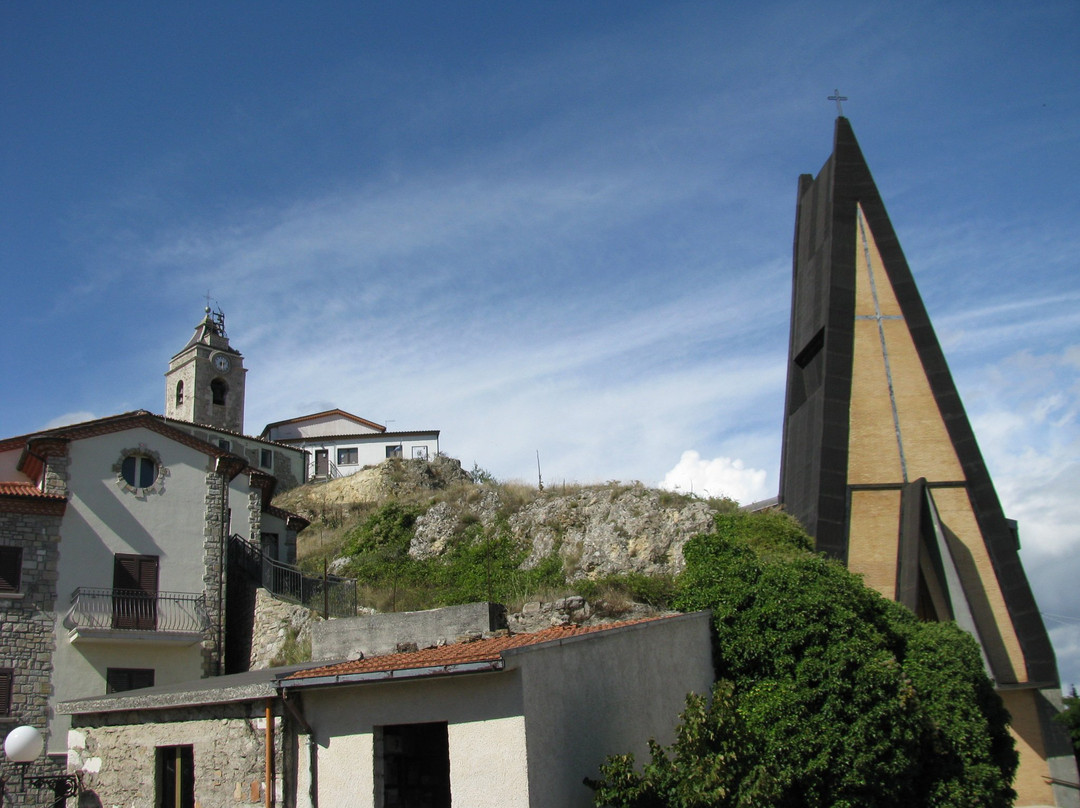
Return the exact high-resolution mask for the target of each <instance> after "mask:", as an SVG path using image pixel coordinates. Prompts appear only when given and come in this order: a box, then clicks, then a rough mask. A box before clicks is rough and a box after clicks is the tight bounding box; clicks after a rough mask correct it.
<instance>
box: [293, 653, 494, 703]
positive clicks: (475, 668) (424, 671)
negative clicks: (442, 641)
mask: <svg viewBox="0 0 1080 808" xmlns="http://www.w3.org/2000/svg"><path fill="white" fill-rule="evenodd" d="M504 666H505V663H504V662H503V661H502V659H492V660H488V661H485V662H461V663H458V664H457V665H440V666H438V667H433V668H409V669H407V670H396V671H367V672H364V673H339V674H335V675H332V676H309V677H305V678H300V679H281V680H279V681H278V688H279V689H280V690H281V691H282V693H283V694H284V693H286V692H287V691H288V690H295V689H298V688H307V687H332V686H333V685H349V684H361V683H363V682H389V681H397V680H407V679H426V678H430V677H432V676H452V675H454V674H458V673H486V672H491V671H501V670H502V669H503V667H504Z"/></svg>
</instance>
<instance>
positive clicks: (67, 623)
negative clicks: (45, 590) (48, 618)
mask: <svg viewBox="0 0 1080 808" xmlns="http://www.w3.org/2000/svg"><path fill="white" fill-rule="evenodd" d="M64 627H65V628H67V629H68V631H69V634H68V639H69V640H70V641H71V642H113V643H115V642H155V643H169V644H177V645H194V644H195V643H197V642H200V641H202V639H203V637H204V636H205V633H206V631H207V629H208V628H209V627H210V618H209V615H207V613H206V600H205V598H203V596H202V595H197V594H194V593H191V592H156V593H155V592H143V591H141V590H137V589H94V588H91V587H85V586H83V587H79V588H78V589H76V590H75V591H74V592H73V593H72V595H71V608H70V609H69V610H68V613H67V616H65V617H64Z"/></svg>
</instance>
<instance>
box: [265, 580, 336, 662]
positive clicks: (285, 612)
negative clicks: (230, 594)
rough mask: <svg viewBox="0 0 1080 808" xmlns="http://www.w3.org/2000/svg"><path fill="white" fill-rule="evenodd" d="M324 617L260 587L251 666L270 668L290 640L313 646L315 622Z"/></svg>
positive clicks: (297, 643)
mask: <svg viewBox="0 0 1080 808" xmlns="http://www.w3.org/2000/svg"><path fill="white" fill-rule="evenodd" d="M316 622H319V623H321V622H322V618H321V617H320V616H319V615H317V614H315V612H313V611H311V610H310V609H305V608H304V607H303V606H298V605H296V604H295V603H287V602H285V601H283V600H277V599H276V598H274V597H273V596H272V595H271V594H270V593H269V592H267V591H266V590H265V589H263V588H262V587H260V588H259V589H258V590H257V591H256V593H255V624H254V627H253V628H252V631H251V668H250V669H251V670H260V669H262V668H269V667H270V666H271V665H270V663H271V661H272V660H273V659H274V658H275V657H278V656H280V655H281V654H282V653H283V651H284V650H285V646H286V644H288V643H295V644H296V645H300V646H304V645H307V646H308V647H310V643H311V626H312V624H313V623H316Z"/></svg>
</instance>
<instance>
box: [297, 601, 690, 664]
mask: <svg viewBox="0 0 1080 808" xmlns="http://www.w3.org/2000/svg"><path fill="white" fill-rule="evenodd" d="M666 619H669V618H668V617H645V618H641V619H639V620H625V621H623V622H621V623H608V624H605V625H598V626H574V625H570V626H554V627H552V628H546V629H543V630H542V631H536V632H532V633H530V634H511V635H508V636H504V637H491V638H490V639H483V640H474V641H472V642H459V643H454V644H453V645H444V646H442V647H439V648H425V649H423V650H421V651H412V652H409V653H403V654H387V655H386V656H375V657H369V658H367V659H357V660H353V661H351V662H339V663H337V664H335V665H326V666H324V667H322V668H308V669H306V670H302V671H298V672H296V673H294V674H291V675H290V676H288V677H286V679H287V680H293V679H312V678H321V677H325V676H348V675H350V674H358V673H380V672H386V671H404V670H415V669H418V668H442V667H447V666H450V665H462V664H467V663H470V662H495V661H497V660H499V659H501V658H502V654H503V652H504V651H508V650H510V649H513V648H523V647H526V646H530V645H540V644H541V643H546V642H557V641H559V640H566V639H570V638H571V637H581V636H583V635H585V634H594V633H596V632H601V631H610V630H611V629H616V628H622V627H623V626H632V625H634V624H637V623H648V622H652V621H655V620H666Z"/></svg>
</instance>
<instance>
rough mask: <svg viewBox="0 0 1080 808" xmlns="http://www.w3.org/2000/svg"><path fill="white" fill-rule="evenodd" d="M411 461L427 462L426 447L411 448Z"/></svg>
mask: <svg viewBox="0 0 1080 808" xmlns="http://www.w3.org/2000/svg"><path fill="white" fill-rule="evenodd" d="M412 456H413V460H427V459H428V447H426V446H414V447H412Z"/></svg>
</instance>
